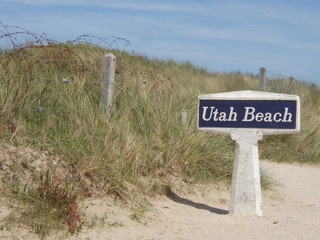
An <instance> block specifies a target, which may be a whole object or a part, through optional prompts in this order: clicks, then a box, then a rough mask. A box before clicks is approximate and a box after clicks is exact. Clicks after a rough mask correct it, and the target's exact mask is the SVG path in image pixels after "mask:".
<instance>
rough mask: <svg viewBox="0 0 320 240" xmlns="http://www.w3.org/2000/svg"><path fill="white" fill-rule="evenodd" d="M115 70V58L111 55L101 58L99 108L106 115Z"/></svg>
mask: <svg viewBox="0 0 320 240" xmlns="http://www.w3.org/2000/svg"><path fill="white" fill-rule="evenodd" d="M115 70H116V57H115V56H114V55H113V54H112V53H108V54H106V55H105V56H104V57H103V58H102V80H101V95H100V107H101V109H102V110H103V111H104V112H105V113H106V114H107V115H109V114H110V111H111V106H112V97H113V87H114V75H115Z"/></svg>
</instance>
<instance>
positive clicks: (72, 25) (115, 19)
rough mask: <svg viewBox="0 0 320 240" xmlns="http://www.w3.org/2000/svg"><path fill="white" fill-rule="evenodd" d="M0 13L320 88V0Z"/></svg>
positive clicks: (172, 1)
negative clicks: (120, 39) (292, 79)
mask: <svg viewBox="0 0 320 240" xmlns="http://www.w3.org/2000/svg"><path fill="white" fill-rule="evenodd" d="M0 12H1V14H0V22H1V23H2V24H4V25H13V26H19V27H22V28H25V29H27V30H29V31H30V32H34V33H37V34H42V33H46V34H47V35H48V36H49V37H50V38H53V39H55V40H58V41H62V42H64V41H67V40H73V39H75V38H77V37H78V36H80V35H85V34H88V35H93V36H96V37H99V38H105V37H109V36H115V37H119V38H124V39H127V40H129V41H130V44H131V47H132V49H133V50H134V51H135V52H136V53H138V54H139V55H143V56H147V57H149V58H158V59H164V60H166V59H173V60H176V61H178V62H185V61H189V62H191V63H192V64H194V65H195V66H198V67H201V68H204V69H206V70H207V71H213V72H236V71H240V72H242V73H252V74H258V73H259V68H260V67H265V68H266V69H267V71H268V72H267V77H268V78H274V77H277V76H283V77H289V76H292V77H294V78H296V79H298V80H301V81H306V82H311V83H316V84H317V85H318V86H320V1H319V0H268V1H266V0H263V1H261V0H140V1H138V0H4V1H3V0H0ZM0 35H1V32H0ZM0 44H1V39H0ZM118 48H120V47H118ZM126 50H127V49H126Z"/></svg>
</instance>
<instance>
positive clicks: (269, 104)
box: [198, 99, 297, 129]
mask: <svg viewBox="0 0 320 240" xmlns="http://www.w3.org/2000/svg"><path fill="white" fill-rule="evenodd" d="M198 114H199V116H198V127H199V128H258V129H295V128H296V127H297V125H296V124H297V123H296V116H297V101H295V100H205V99H200V100H199V112H198Z"/></svg>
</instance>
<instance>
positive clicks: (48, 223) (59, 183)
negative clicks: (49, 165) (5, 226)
mask: <svg viewBox="0 0 320 240" xmlns="http://www.w3.org/2000/svg"><path fill="white" fill-rule="evenodd" d="M12 196H14V198H15V199H16V200H17V201H18V207H17V212H19V213H20V215H18V217H17V219H16V221H17V222H19V223H22V224H24V225H27V226H30V228H31V229H33V231H34V232H35V233H36V234H38V235H39V236H40V237H42V238H43V237H44V236H46V235H47V234H48V233H49V231H50V230H51V229H64V228H67V229H68V231H69V232H70V233H75V232H77V231H78V230H80V228H81V226H82V223H83V221H81V217H80V213H79V211H78V201H77V200H78V195H77V193H76V191H75V190H74V187H73V186H71V184H70V183H68V182H67V181H65V180H64V179H63V177H62V176H61V175H57V176H51V172H50V170H47V171H46V172H45V173H43V174H41V175H40V182H39V185H38V186H36V187H30V186H27V185H24V186H23V187H21V186H20V185H19V184H13V185H12Z"/></svg>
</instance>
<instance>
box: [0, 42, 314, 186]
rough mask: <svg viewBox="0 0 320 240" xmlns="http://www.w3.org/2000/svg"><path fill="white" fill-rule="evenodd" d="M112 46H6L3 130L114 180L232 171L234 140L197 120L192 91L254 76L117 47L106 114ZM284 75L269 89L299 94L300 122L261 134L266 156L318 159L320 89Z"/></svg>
mask: <svg viewBox="0 0 320 240" xmlns="http://www.w3.org/2000/svg"><path fill="white" fill-rule="evenodd" d="M106 52H107V50H105V49H101V48H98V47H93V46H89V45H76V46H69V45H51V46H46V47H43V46H41V47H36V46H29V47H27V48H25V49H21V50H17V51H12V52H8V53H5V54H1V58H0V72H1V73H2V76H1V88H0V93H1V95H0V97H1V99H0V104H1V105H0V107H1V109H0V110H1V122H2V125H4V127H3V128H2V130H1V137H2V139H6V140H8V139H12V140H13V141H15V142H16V143H17V144H32V145H34V146H35V147H36V148H43V149H52V150H54V151H55V152H57V153H59V154H63V155H64V156H65V158H66V159H67V161H70V162H71V163H73V164H75V165H77V168H78V169H80V170H81V171H82V172H85V174H86V175H95V176H102V177H104V178H106V179H109V180H110V181H109V180H108V182H110V183H112V182H115V181H113V180H116V182H119V181H123V180H128V181H134V179H136V178H137V177H139V176H146V175H157V176H163V175H166V174H170V173H172V172H173V171H174V172H180V173H182V174H184V176H186V178H189V179H190V178H191V179H193V180H201V181H202V180H205V181H207V180H210V179H217V178H218V179H220V178H226V177H227V178H228V177H230V174H231V173H230V172H231V168H232V166H231V165H232V159H233V148H234V144H233V142H232V141H231V140H230V139H229V137H227V136H221V135H213V134H208V133H204V132H199V131H197V130H196V129H195V117H196V104H197V99H196V97H197V95H198V94H203V93H214V92H224V91H234V90H244V89H252V90H255V89H256V86H258V79H257V77H256V76H249V75H242V74H240V73H229V74H218V73H207V72H206V71H204V70H201V69H197V68H195V67H193V66H192V65H191V64H189V63H183V64H178V63H175V62H173V61H171V60H168V61H158V60H149V59H147V58H144V57H138V56H132V55H129V54H127V53H125V52H118V51H113V53H114V54H115V55H116V56H117V67H118V72H119V74H117V75H116V89H115V95H114V105H113V110H112V114H111V116H110V117H109V118H106V117H105V116H104V115H103V114H102V113H101V111H100V110H99V91H100V88H99V81H100V78H101V77H100V75H101V74H100V61H101V56H103V55H104V54H105V53H106ZM3 73H9V74H3ZM61 78H68V79H70V82H69V83H62V82H61V81H60V79H61ZM285 84H287V83H284V82H282V81H273V82H271V83H270V84H269V88H270V89H269V90H272V91H275V92H289V93H292V94H298V95H299V96H300V97H301V98H302V116H303V117H302V131H301V133H299V134H296V135H288V136H269V137H265V138H264V140H263V141H262V143H261V148H260V151H261V157H262V158H268V159H270V160H274V161H298V162H300V161H302V162H315V163H316V162H318V161H319V159H320V158H319V155H320V150H319V149H320V141H319V140H320V139H319V138H320V132H319V130H318V127H317V122H318V119H319V111H320V110H319V102H320V97H319V96H320V93H319V91H318V90H317V89H316V88H315V87H314V86H308V85H305V84H302V83H299V82H298V83H292V86H286V85H285ZM37 107H44V108H45V109H46V110H45V111H36V110H35V109H36V108H37ZM182 109H186V110H187V111H188V117H189V118H188V124H187V126H182V124H181V119H180V114H181V110H182ZM40 110H41V109H40ZM8 119H13V120H12V121H15V122H16V125H17V129H18V130H17V131H16V132H10V131H9V130H10V129H8V126H9V125H10V124H9V123H8ZM9 122H10V120H9ZM5 125H6V126H7V127H6V126H5ZM13 134H14V138H12V135H13Z"/></svg>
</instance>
